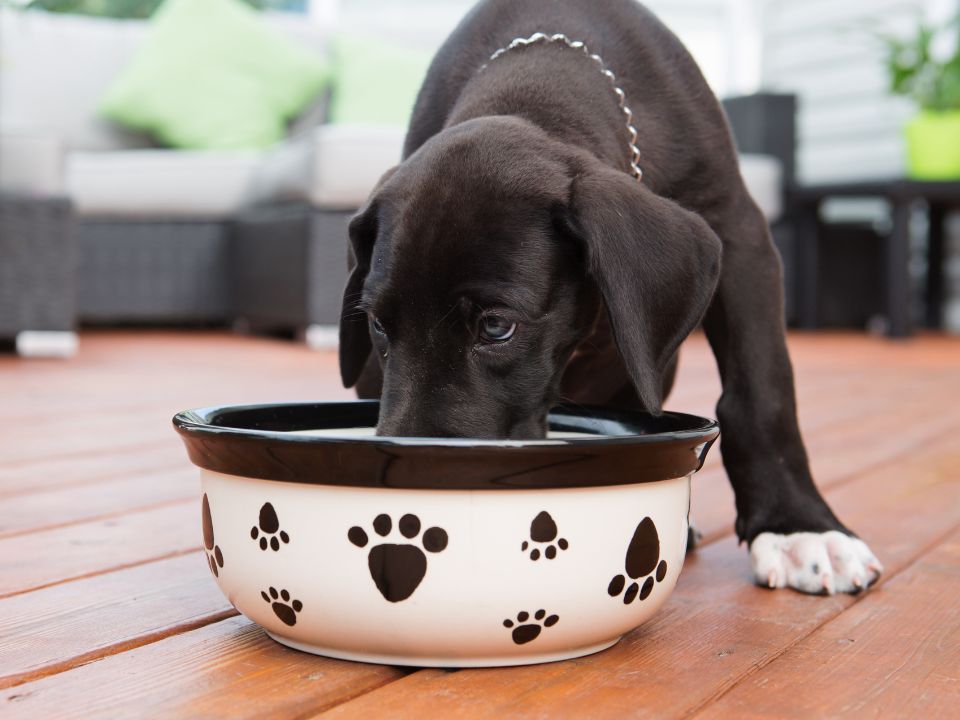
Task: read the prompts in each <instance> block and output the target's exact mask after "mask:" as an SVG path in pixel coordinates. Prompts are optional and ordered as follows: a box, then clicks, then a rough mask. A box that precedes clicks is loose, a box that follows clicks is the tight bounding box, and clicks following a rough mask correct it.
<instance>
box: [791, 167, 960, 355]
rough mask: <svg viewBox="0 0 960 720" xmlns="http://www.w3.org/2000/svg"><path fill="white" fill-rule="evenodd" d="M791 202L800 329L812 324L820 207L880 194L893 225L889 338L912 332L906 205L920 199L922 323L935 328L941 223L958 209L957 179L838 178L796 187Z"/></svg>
mask: <svg viewBox="0 0 960 720" xmlns="http://www.w3.org/2000/svg"><path fill="white" fill-rule="evenodd" d="M791 195H792V200H793V201H794V203H795V207H796V208H797V209H798V211H799V228H798V230H799V237H798V240H799V242H798V243H797V254H798V268H797V293H798V321H799V324H800V326H801V327H805V328H815V327H817V292H818V277H817V276H818V272H817V262H818V251H819V244H820V228H821V223H820V219H819V218H820V205H821V203H823V202H824V201H825V200H828V199H831V198H854V197H857V198H881V199H884V200H886V201H887V202H888V203H889V204H890V209H891V216H892V220H893V223H892V227H891V230H890V233H889V235H888V236H887V240H886V244H885V248H884V255H885V263H884V265H885V268H886V283H885V286H884V287H885V291H884V292H885V296H886V298H885V304H886V313H887V319H888V322H889V324H888V327H887V334H888V335H889V336H890V337H907V336H909V335H911V334H912V333H913V312H912V307H911V293H910V271H909V261H910V228H909V224H910V209H911V207H912V206H913V205H914V204H916V203H919V202H922V203H924V204H925V205H926V206H927V209H928V213H929V220H930V222H929V227H930V230H929V241H928V245H927V263H928V264H927V267H928V273H927V283H926V287H925V290H924V296H925V300H926V311H925V314H926V317H925V323H926V325H927V326H928V327H934V328H937V327H940V325H941V322H942V317H941V313H942V307H943V290H944V278H943V270H944V262H943V260H944V222H945V219H946V216H947V213H948V212H949V211H950V210H951V209H956V208H960V181H950V182H927V181H917V180H887V181H883V180H871V181H866V182H838V183H829V184H822V185H808V186H801V187H797V188H795V189H794V190H793V191H792V193H791Z"/></svg>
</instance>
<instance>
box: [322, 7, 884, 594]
mask: <svg viewBox="0 0 960 720" xmlns="http://www.w3.org/2000/svg"><path fill="white" fill-rule="evenodd" d="M515 40H516V42H513V41H515ZM501 50H503V51H502V52H501ZM625 108H626V109H625ZM634 129H635V131H636V135H634ZM634 144H635V145H636V146H637V147H638V148H639V153H640V154H639V157H637V156H636V149H635V148H634V147H633V146H634ZM403 158H404V159H403V162H402V163H401V164H400V165H399V166H398V167H396V168H394V169H393V170H391V171H389V172H388V173H387V174H386V175H384V177H383V178H382V179H381V181H380V183H379V185H378V187H377V188H376V189H375V191H374V192H373V194H372V197H371V198H370V201H369V203H368V204H367V206H366V207H365V208H364V209H363V210H362V211H361V212H360V213H359V214H358V215H357V216H356V217H355V218H354V219H353V221H352V222H351V224H350V240H351V255H352V262H353V264H354V267H353V269H352V272H351V274H350V278H349V281H348V284H347V288H346V291H345V294H344V305H343V315H342V318H341V329H340V364H341V372H342V375H343V381H344V384H345V385H346V386H347V387H350V386H353V385H355V384H356V385H357V387H358V392H359V394H360V395H361V396H363V397H381V399H382V409H381V415H380V424H379V426H378V432H379V433H380V434H384V435H425V436H469V437H485V438H494V437H503V438H532V437H542V436H543V435H544V433H545V431H546V416H547V411H548V409H549V408H550V407H551V406H552V405H553V404H554V403H556V402H557V401H558V400H559V399H560V398H561V397H562V398H564V399H568V400H572V401H574V402H577V403H583V404H593V405H614V406H621V407H623V406H626V407H638V408H643V409H646V410H649V411H651V412H659V411H660V408H661V404H662V401H663V398H664V397H665V395H666V394H667V392H668V391H669V389H670V386H671V384H672V381H673V373H674V369H675V365H676V356H677V350H678V348H679V346H680V343H681V342H682V341H683V339H684V338H685V337H686V336H687V335H688V334H689V333H690V331H691V330H693V329H694V328H695V327H696V326H697V325H698V323H700V322H701V321H702V322H703V325H704V327H705V329H706V332H707V337H708V338H709V341H710V344H711V346H712V348H713V351H714V353H715V355H716V358H717V363H718V365H719V368H720V374H721V377H722V380H723V395H722V397H721V398H720V401H719V404H718V406H717V414H718V416H719V419H720V422H721V427H722V429H723V440H722V442H723V459H724V463H725V465H726V469H727V473H728V475H729V477H730V480H731V482H732V484H733V487H734V490H735V491H736V502H737V523H736V530H737V534H738V535H739V537H740V538H741V539H742V540H745V541H746V542H748V543H750V550H751V561H752V564H753V571H754V575H755V577H756V580H757V582H759V583H762V584H764V585H769V586H771V587H782V586H791V587H794V588H797V589H800V590H803V591H806V592H823V591H827V592H833V591H844V592H855V591H857V590H859V589H860V588H862V587H865V586H867V585H868V584H869V583H870V582H872V581H873V580H874V579H875V578H876V577H877V576H878V575H879V573H880V571H881V567H880V564H879V562H878V561H877V559H876V558H875V557H874V555H873V553H871V552H870V550H869V548H868V547H867V546H866V545H865V544H864V543H863V542H862V541H860V540H858V539H857V538H855V537H854V536H852V535H851V534H850V532H849V531H848V530H847V529H846V528H845V527H844V526H843V525H842V524H841V523H840V521H839V520H838V519H837V518H836V517H835V516H834V514H833V513H832V512H831V510H830V508H829V507H828V506H827V504H826V502H825V501H824V500H823V498H822V497H821V496H820V494H819V492H818V491H817V489H816V487H815V486H814V484H813V481H812V479H811V477H810V470H809V467H808V463H807V457H806V452H805V450H804V447H803V441H802V440H801V438H800V432H799V429H798V426H797V418H796V408H795V401H794V389H793V374H792V370H791V367H790V359H789V357H788V355H787V349H786V343H785V339H784V325H783V310H782V303H783V301H782V281H781V269H780V264H779V259H778V257H777V254H776V251H775V250H774V248H773V245H772V243H771V240H770V234H769V230H768V227H767V224H766V221H765V219H764V217H763V215H762V214H761V213H760V211H759V210H758V208H757V206H756V205H755V204H754V202H753V201H752V200H751V198H750V196H749V194H748V193H747V190H746V188H745V186H744V183H743V180H742V178H741V177H740V173H739V169H738V163H737V155H736V152H735V150H734V147H733V143H732V140H731V136H730V132H729V129H728V127H727V124H726V120H725V118H724V115H723V112H722V110H721V109H720V106H719V104H718V103H717V101H716V100H715V98H714V96H713V94H712V93H711V91H710V89H709V88H708V87H707V85H706V83H705V81H704V80H703V77H702V76H701V74H700V72H699V70H698V69H697V66H696V64H695V63H694V61H693V59H692V58H691V57H690V55H689V54H688V53H687V52H686V50H685V49H684V48H683V46H682V45H681V44H680V42H679V41H678V40H677V38H676V37H675V36H674V35H673V34H671V33H670V31H669V30H667V29H666V28H665V27H664V26H663V25H662V24H661V23H660V22H659V21H658V20H657V19H656V18H655V17H654V16H653V15H652V14H651V13H650V12H649V11H647V10H646V9H644V8H643V7H642V6H640V5H638V4H637V3H636V2H634V1H633V0H606V1H605V2H602V3H588V2H582V1H580V0H523V1H519V0H484V1H483V2H480V3H479V4H478V5H477V6H476V7H475V8H474V9H473V10H472V11H471V12H470V13H469V14H468V15H467V17H466V18H465V19H464V20H463V22H461V24H460V26H459V27H458V28H457V29H456V30H455V31H454V32H453V34H452V35H451V36H450V38H449V39H448V40H447V42H446V43H445V44H444V45H443V47H442V48H441V49H440V51H439V52H438V54H437V56H436V58H435V59H434V61H433V64H432V66H431V68H430V71H429V74H428V75H427V79H426V81H425V83H424V85H423V88H422V89H421V91H420V95H419V98H418V100H417V104H416V108H415V111H414V115H413V120H412V122H411V125H410V129H409V132H408V134H407V138H406V145H405V148H404V153H403ZM641 169H642V179H639V178H638V177H637V175H639V174H640V170H641Z"/></svg>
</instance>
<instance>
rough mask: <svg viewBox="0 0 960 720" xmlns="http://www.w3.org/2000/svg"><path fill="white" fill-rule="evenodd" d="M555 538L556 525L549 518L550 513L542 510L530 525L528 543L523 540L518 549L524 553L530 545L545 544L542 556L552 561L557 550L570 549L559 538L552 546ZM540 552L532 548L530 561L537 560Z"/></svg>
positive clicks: (568, 544)
mask: <svg viewBox="0 0 960 720" xmlns="http://www.w3.org/2000/svg"><path fill="white" fill-rule="evenodd" d="M556 537H557V524H556V523H555V522H554V521H553V518H552V517H550V513H548V512H547V511H546V510H544V511H542V512H541V513H540V514H539V515H537V516H536V517H535V518H534V519H533V522H532V523H530V542H527V541H526V540H524V541H523V544H522V545H521V546H520V549H521V550H522V551H523V552H526V551H527V548H528V547H530V543H537V544H538V545H544V544H547V546H546V547H545V548H543V556H544V557H545V558H547V560H553V559H554V558H555V557H556V556H557V548H560V549H561V550H566V549H567V548H568V547H570V543H568V542H567V540H566V538H560V539H559V540H557V544H556V545H554V544H553V541H554V540H556ZM540 552H541V551H540V548H538V547H535V548H533V549H532V550H531V551H530V559H531V560H539V559H540Z"/></svg>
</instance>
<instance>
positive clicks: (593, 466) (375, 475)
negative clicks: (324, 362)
mask: <svg viewBox="0 0 960 720" xmlns="http://www.w3.org/2000/svg"><path fill="white" fill-rule="evenodd" d="M378 412H379V403H378V402H377V401H363V400H355V401H345V402H325V403H276V404H257V405H225V406H215V407H208V408H200V409H196V410H186V411H184V412H181V413H178V414H177V415H176V416H175V417H174V418H173V424H174V426H175V428H176V430H177V432H178V433H180V435H181V437H182V439H183V441H184V443H185V445H186V446H187V451H188V453H189V455H190V459H191V460H192V461H193V462H194V464H196V465H198V466H199V467H201V468H204V469H206V470H212V471H215V472H221V473H225V474H230V475H239V476H245V477H255V478H262V479H268V480H280V481H288V482H302V483H308V484H325V485H345V486H352V487H402V488H416V489H499V490H503V489H511V488H516V489H521V488H525V489H531V488H537V489H546V488H551V487H597V486H608V485H621V484H633V483H640V482H656V481H658V480H666V479H669V478H675V477H682V476H684V475H688V474H690V473H692V472H695V471H696V470H698V469H699V468H700V466H701V465H702V461H703V458H704V457H705V455H706V451H707V450H708V449H709V447H710V445H711V444H712V443H713V442H714V441H715V440H716V438H717V436H718V434H719V426H718V424H717V422H716V421H715V420H709V419H707V418H702V417H698V416H695V415H686V414H683V413H672V412H664V413H662V414H660V415H657V416H654V415H650V414H648V413H641V412H632V411H620V410H610V409H604V408H593V407H583V406H572V405H561V406H558V407H557V408H554V410H552V411H551V413H550V418H549V420H550V426H551V428H552V429H555V430H559V431H575V432H580V433H588V434H594V435H596V437H568V438H547V439H537V440H483V439H473V438H420V437H385V436H329V435H312V434H302V433H299V432H293V431H295V430H314V429H315V430H320V429H335V428H356V427H371V426H374V425H375V424H376V418H377V414H378ZM640 446H643V447H644V451H643V453H642V455H641V454H640V453H638V449H639V447H640ZM471 462H473V465H472V466H471V465H470V463H471ZM478 463H479V465H480V466H481V467H477V464H478ZM572 465H576V466H577V467H576V468H575V471H574V469H573V468H572V467H566V468H564V467H563V466H572ZM561 469H563V470H562V471H561ZM507 471H511V472H507ZM463 473H467V477H463ZM598 473H599V474H598ZM458 476H460V477H458ZM551 476H552V477H551Z"/></svg>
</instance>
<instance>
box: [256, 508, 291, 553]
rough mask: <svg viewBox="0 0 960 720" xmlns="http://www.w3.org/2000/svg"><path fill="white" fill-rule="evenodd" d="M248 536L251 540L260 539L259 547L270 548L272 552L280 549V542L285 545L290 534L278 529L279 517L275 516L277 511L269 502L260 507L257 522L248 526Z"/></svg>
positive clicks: (262, 548) (288, 540)
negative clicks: (250, 526)
mask: <svg viewBox="0 0 960 720" xmlns="http://www.w3.org/2000/svg"><path fill="white" fill-rule="evenodd" d="M250 537H251V538H252V539H253V540H257V539H258V538H259V540H260V549H261V550H266V549H267V548H270V549H271V550H273V551H274V552H276V551H277V550H279V549H280V543H281V542H282V543H283V544H284V545H286V544H287V543H288V542H290V536H289V535H288V534H287V532H286V531H285V530H281V529H280V518H278V517H277V511H276V510H275V509H274V507H273V505H272V504H271V503H268V502H266V503H264V504H263V507H261V508H260V516H259V518H258V519H257V524H256V525H254V526H253V527H252V528H250Z"/></svg>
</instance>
